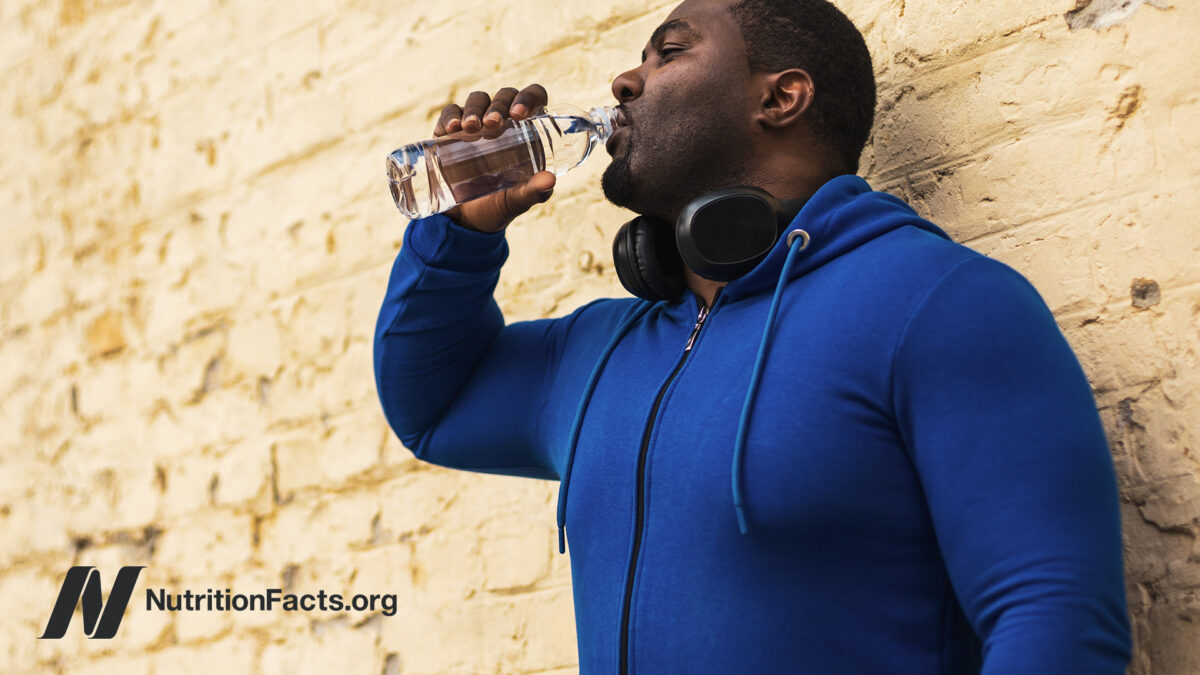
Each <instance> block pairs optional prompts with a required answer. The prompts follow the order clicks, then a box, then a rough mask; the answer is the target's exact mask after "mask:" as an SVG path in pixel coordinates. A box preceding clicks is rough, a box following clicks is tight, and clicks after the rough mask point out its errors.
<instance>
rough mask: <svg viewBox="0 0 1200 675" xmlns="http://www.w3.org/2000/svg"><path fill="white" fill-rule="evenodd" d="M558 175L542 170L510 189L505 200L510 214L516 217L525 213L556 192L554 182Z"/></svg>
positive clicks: (556, 180)
mask: <svg viewBox="0 0 1200 675" xmlns="http://www.w3.org/2000/svg"><path fill="white" fill-rule="evenodd" d="M556 182H558V179H557V177H555V175H554V174H553V173H551V172H549V171H540V172H538V173H535V174H533V176H532V177H531V178H530V179H529V180H527V181H525V182H524V183H523V184H521V185H518V186H516V187H513V188H509V189H508V191H507V192H508V194H506V195H505V200H504V201H505V202H506V203H507V205H508V210H509V216H510V217H512V218H516V217H517V216H519V215H521V214H522V213H525V212H526V211H528V210H529V209H530V208H532V207H533V206H534V205H535V204H541V203H542V202H544V201H546V200H547V199H549V198H550V195H552V194H554V184H555V183H556Z"/></svg>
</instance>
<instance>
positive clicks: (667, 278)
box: [613, 216, 687, 302]
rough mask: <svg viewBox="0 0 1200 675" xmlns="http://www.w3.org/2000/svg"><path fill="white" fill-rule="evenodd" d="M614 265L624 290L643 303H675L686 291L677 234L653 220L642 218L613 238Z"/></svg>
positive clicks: (618, 232)
mask: <svg viewBox="0 0 1200 675" xmlns="http://www.w3.org/2000/svg"><path fill="white" fill-rule="evenodd" d="M613 263H614V267H616V270H617V278H618V279H620V280H621V285H622V286H624V287H625V290H627V291H629V292H630V293H632V294H634V295H636V296H637V297H639V298H642V299H643V300H649V301H651V302H657V301H659V300H674V299H676V298H678V297H679V296H681V295H683V291H684V290H685V289H686V288H687V280H686V278H685V277H684V274H683V260H682V259H681V258H680V257H679V252H678V250H677V249H676V248H675V232H674V231H673V228H671V227H670V226H669V225H667V224H666V223H662V222H659V221H656V220H654V219H652V218H647V217H645V216H639V217H637V218H634V219H633V220H631V221H629V222H628V223H625V224H624V225H622V226H621V229H620V230H618V231H617V236H616V238H615V239H613Z"/></svg>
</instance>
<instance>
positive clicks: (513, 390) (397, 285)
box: [374, 215, 564, 479]
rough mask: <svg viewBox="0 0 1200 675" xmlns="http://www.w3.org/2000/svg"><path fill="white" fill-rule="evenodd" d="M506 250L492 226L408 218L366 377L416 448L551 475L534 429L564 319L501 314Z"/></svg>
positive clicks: (465, 462)
mask: <svg viewBox="0 0 1200 675" xmlns="http://www.w3.org/2000/svg"><path fill="white" fill-rule="evenodd" d="M507 257H508V244H507V242H506V241H505V237H504V233H503V232H500V233H496V234H488V233H482V232H475V231H472V230H467V229H465V228H462V227H459V226H457V225H454V224H453V223H451V222H450V219H449V218H447V217H446V216H444V215H435V216H430V217H428V218H423V219H418V220H414V221H412V222H411V223H409V225H408V229H407V230H406V231H405V233H404V243H403V245H402V247H401V249H400V253H399V255H398V256H397V258H396V262H395V264H394V265H393V267H392V273H391V278H390V279H389V280H388V287H387V294H386V296H385V298H384V301H383V307H382V308H381V309H380V312H379V318H378V321H377V323H376V326H375V343H374V361H375V385H376V389H377V391H378V394H379V399H380V401H381V402H382V404H383V411H384V415H385V416H386V417H387V421H388V424H389V425H391V427H392V429H393V430H394V431H395V432H396V435H397V436H399V438H400V441H401V442H402V443H404V445H405V446H406V447H407V448H409V449H410V450H411V451H412V452H413V454H414V455H416V456H417V457H418V458H419V459H422V460H424V461H427V462H430V463H433V464H438V465H442V466H447V467H452V468H457V469H468V470H472V471H480V472H484V473H496V474H503V475H515V476H527V477H531V478H546V479H554V478H557V477H558V475H557V471H556V470H555V469H554V468H553V466H551V462H550V459H549V458H548V457H547V456H546V454H545V452H544V451H543V450H541V449H539V447H538V444H537V443H536V441H535V438H536V431H537V420H538V416H539V414H540V413H541V411H542V409H543V406H544V404H545V396H546V391H547V386H546V385H547V382H550V381H551V378H552V372H551V371H552V367H553V365H552V364H553V363H554V362H555V357H554V354H555V353H557V351H558V347H557V345H558V344H559V338H560V337H561V336H560V333H561V332H562V330H563V329H564V328H563V322H564V320H562V319H557V320H549V319H547V320H539V321H526V322H518V323H515V324H513V325H511V326H507V327H506V326H505V325H504V318H503V316H502V315H501V313H500V308H499V306H498V305H497V304H496V301H495V299H493V297H492V292H493V291H494V290H495V287H496V283H497V281H498V280H499V277H500V268H501V266H502V265H503V264H504V261H505V260H506V259H507Z"/></svg>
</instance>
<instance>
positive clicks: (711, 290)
mask: <svg viewBox="0 0 1200 675" xmlns="http://www.w3.org/2000/svg"><path fill="white" fill-rule="evenodd" d="M683 273H684V275H685V276H686V278H687V287H688V289H689V290H691V291H692V292H693V293H695V294H696V297H698V298H699V299H700V304H701V306H703V307H712V306H713V298H714V297H716V295H717V289H718V288H721V287H722V286H724V285H725V284H726V283H728V282H726V281H713V280H711V279H705V278H704V277H702V276H700V275H698V274H696V273H695V272H693V271H691V270H690V269H688V268H687V266H684V268H683Z"/></svg>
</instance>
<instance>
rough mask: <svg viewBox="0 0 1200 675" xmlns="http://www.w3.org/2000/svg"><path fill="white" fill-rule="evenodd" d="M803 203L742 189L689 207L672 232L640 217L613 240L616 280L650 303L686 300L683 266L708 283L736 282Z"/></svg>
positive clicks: (712, 195) (719, 192)
mask: <svg viewBox="0 0 1200 675" xmlns="http://www.w3.org/2000/svg"><path fill="white" fill-rule="evenodd" d="M804 202H805V200H804V199H783V200H780V199H776V198H775V197H774V196H773V195H771V193H769V192H767V191H766V190H761V189H759V188H756V187H752V186H739V187H731V188H725V189H723V190H717V191H715V192H709V193H707V194H704V195H701V196H700V197H697V198H696V199H694V200H692V201H691V202H689V203H688V205H687V206H685V207H684V209H683V211H681V212H680V213H679V218H678V220H677V221H676V222H675V230H674V232H672V231H671V226H670V224H668V223H666V222H663V221H661V220H658V219H655V218H651V217H649V216H638V217H637V218H634V219H633V220H631V221H629V222H628V223H625V224H624V225H622V226H621V229H620V230H618V231H617V236H616V239H614V240H613V261H614V262H615V263H616V265H615V266H616V268H617V278H619V279H620V280H621V285H622V286H624V287H625V290H627V291H629V292H630V293H632V294H634V295H636V296H638V297H639V298H642V299H645V300H650V301H651V302H655V301H658V300H674V299H676V298H678V297H679V296H680V295H682V294H683V292H684V290H686V289H687V282H686V278H685V276H684V272H683V266H684V265H687V266H688V268H689V269H691V270H692V271H693V272H695V273H696V274H697V275H699V276H701V277H704V278H705V279H711V280H713V281H732V280H734V279H736V278H738V277H740V276H742V275H743V274H745V273H747V272H749V271H750V270H752V269H754V266H755V265H757V264H758V263H760V262H762V260H763V258H766V257H767V254H768V253H770V252H771V249H772V248H773V247H774V246H775V242H776V241H777V240H778V239H779V236H780V234H782V232H783V230H784V228H786V227H787V226H788V225H789V224H790V223H791V222H792V219H793V218H795V217H796V214H797V213H799V212H800V209H801V207H803V206H804Z"/></svg>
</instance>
